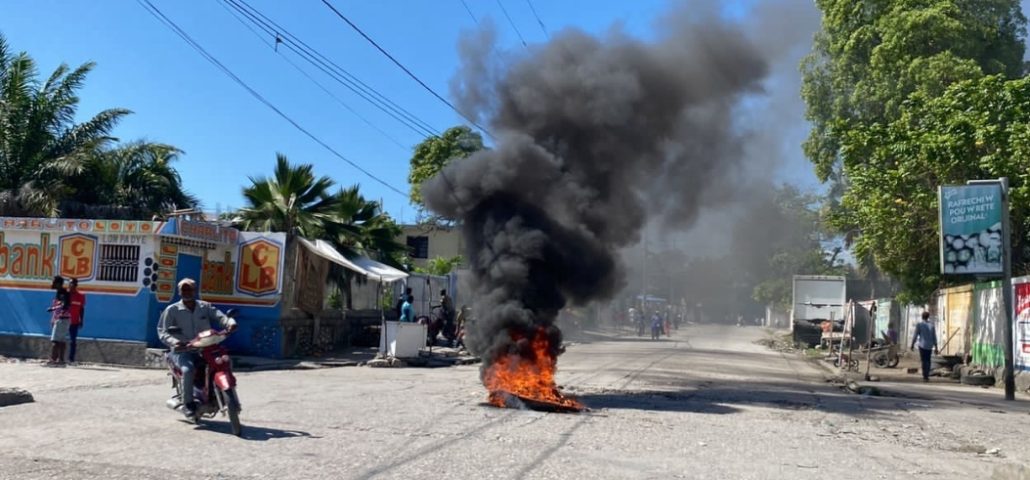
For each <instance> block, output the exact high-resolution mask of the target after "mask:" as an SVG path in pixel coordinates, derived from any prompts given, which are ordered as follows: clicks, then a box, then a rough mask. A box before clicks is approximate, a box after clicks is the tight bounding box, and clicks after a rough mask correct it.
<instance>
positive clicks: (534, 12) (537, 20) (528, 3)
mask: <svg viewBox="0 0 1030 480" xmlns="http://www.w3.org/2000/svg"><path fill="white" fill-rule="evenodd" d="M462 1H464V0H462ZM526 5H529V11H531V12H533V16H534V17H536V23H537V24H538V25H540V30H542V31H543V32H544V36H545V37H547V38H551V35H550V34H548V33H547V27H545V26H544V21H543V20H540V15H537V13H536V8H535V7H533V1H532V0H526Z"/></svg>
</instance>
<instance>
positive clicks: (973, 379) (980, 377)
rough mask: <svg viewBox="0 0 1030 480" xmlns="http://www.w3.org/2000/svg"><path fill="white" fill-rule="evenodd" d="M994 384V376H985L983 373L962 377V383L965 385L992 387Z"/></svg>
mask: <svg viewBox="0 0 1030 480" xmlns="http://www.w3.org/2000/svg"><path fill="white" fill-rule="evenodd" d="M994 382H995V379H994V375H987V374H985V373H971V374H967V375H963V376H962V383H964V384H966V385H976V386H993V385H994Z"/></svg>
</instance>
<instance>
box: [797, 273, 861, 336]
mask: <svg viewBox="0 0 1030 480" xmlns="http://www.w3.org/2000/svg"><path fill="white" fill-rule="evenodd" d="M793 291H794V293H793V302H792V305H791V315H790V320H791V321H790V326H791V330H792V331H793V333H794V342H795V343H804V344H808V345H818V344H819V337H820V335H821V333H822V331H821V330H820V324H821V323H822V322H823V321H824V320H830V321H833V322H839V321H841V320H843V319H844V307H845V304H846V303H847V297H846V296H847V281H846V280H845V278H844V277H840V276H834V275H794V290H793Z"/></svg>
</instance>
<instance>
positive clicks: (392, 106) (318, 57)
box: [224, 0, 440, 137]
mask: <svg viewBox="0 0 1030 480" xmlns="http://www.w3.org/2000/svg"><path fill="white" fill-rule="evenodd" d="M224 1H225V2H226V3H227V4H228V5H229V6H231V7H232V8H233V9H235V10H236V11H237V12H240V13H241V14H243V16H244V17H246V18H247V19H248V20H249V21H250V22H252V23H253V24H254V25H255V26H257V27H258V28H259V29H261V30H263V31H264V32H265V33H266V34H267V35H269V36H273V37H274V38H275V39H276V42H277V44H276V46H278V45H279V44H282V45H283V46H284V47H285V48H288V49H289V50H291V51H293V52H294V53H295V54H297V55H298V56H300V57H301V58H303V59H304V60H306V61H307V62H308V63H310V64H311V65H313V66H314V67H315V68H318V69H319V70H321V71H322V72H323V73H325V74H326V75H328V76H329V77H330V78H332V79H333V80H335V81H336V82H337V83H339V84H341V85H343V86H345V87H347V88H348V89H349V90H351V91H352V92H354V94H356V95H358V96H359V97H361V98H362V99H364V100H365V101H367V102H369V103H371V104H372V105H373V106H375V107H376V108H378V109H379V110H381V111H383V112H384V113H386V114H387V115H389V116H390V117H393V118H394V119H395V120H397V121H398V122H400V123H402V124H404V125H405V126H407V127H408V128H410V129H412V130H413V131H415V133H418V134H419V135H421V136H426V137H432V136H439V135H440V133H439V131H437V130H436V129H435V128H433V127H432V126H430V125H429V124H428V123H426V122H425V121H423V120H422V119H420V118H418V117H417V116H415V115H414V114H413V113H411V112H409V111H407V110H405V109H404V108H403V107H401V106H399V105H397V104H396V103H395V102H393V101H392V100H390V99H389V98H387V97H386V96H385V95H383V94H382V93H380V92H378V91H377V90H376V89H374V88H372V87H371V86H369V85H368V84H366V83H365V82H362V81H361V80H360V79H358V78H357V77H356V76H354V75H353V74H351V73H350V72H348V71H347V70H346V69H344V68H343V67H341V66H339V65H338V64H336V63H333V61H332V60H330V59H328V58H327V57H326V56H325V55H322V54H321V53H319V52H318V51H317V50H315V49H314V48H311V47H310V46H309V45H308V44H306V43H304V41H302V40H300V39H299V38H297V37H296V36H294V35H293V34H292V33H290V32H289V31H288V30H286V29H284V28H282V27H281V26H280V25H279V24H277V23H275V21H274V20H272V19H270V18H268V17H267V16H265V15H264V14H262V13H261V12H260V11H258V10H256V9H255V8H253V7H251V6H250V5H248V4H247V3H246V2H245V1H243V0H224ZM276 50H277V51H278V49H276Z"/></svg>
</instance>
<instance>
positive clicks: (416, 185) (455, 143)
mask: <svg viewBox="0 0 1030 480" xmlns="http://www.w3.org/2000/svg"><path fill="white" fill-rule="evenodd" d="M482 149H483V137H482V135H480V134H479V133H477V132H475V131H473V130H472V129H471V128H469V127H466V126H464V125H460V126H457V127H451V128H448V129H447V131H445V132H443V135H440V136H432V137H429V138H427V139H425V140H423V141H422V143H420V144H418V145H416V146H415V153H414V155H412V157H411V170H410V172H409V174H408V183H409V184H410V185H411V192H410V194H409V197H410V199H411V203H413V204H415V205H417V206H418V207H420V208H424V207H425V203H423V201H422V183H423V182H425V181H426V180H428V179H430V178H433V177H435V176H436V174H438V173H440V170H441V169H443V167H444V166H445V165H447V164H448V163H449V162H451V161H453V160H456V159H462V158H466V157H468V156H469V155H472V154H473V153H476V152H478V151H480V150H482Z"/></svg>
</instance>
